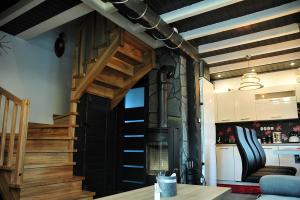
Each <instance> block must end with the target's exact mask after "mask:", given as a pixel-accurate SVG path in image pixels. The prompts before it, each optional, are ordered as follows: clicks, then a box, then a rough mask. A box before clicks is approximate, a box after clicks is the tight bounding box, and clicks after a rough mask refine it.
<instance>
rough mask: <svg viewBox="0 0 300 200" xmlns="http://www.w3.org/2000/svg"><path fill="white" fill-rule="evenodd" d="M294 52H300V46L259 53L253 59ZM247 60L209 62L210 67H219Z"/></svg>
mask: <svg viewBox="0 0 300 200" xmlns="http://www.w3.org/2000/svg"><path fill="white" fill-rule="evenodd" d="M294 52H300V47H298V48H293V49H288V50H283V51H277V52H272V53H267V54H262V55H257V56H252V57H251V60H255V59H262V58H268V57H275V56H280V55H284V54H289V53H294ZM245 61H246V58H239V59H234V60H228V61H224V62H218V63H213V64H209V67H218V66H223V65H230V64H234V63H240V62H245ZM274 62H276V60H274ZM245 64H247V63H246V62H245Z"/></svg>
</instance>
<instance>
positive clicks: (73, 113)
mask: <svg viewBox="0 0 300 200" xmlns="http://www.w3.org/2000/svg"><path fill="white" fill-rule="evenodd" d="M72 115H79V113H78V112H69V113H67V114H64V115H53V119H54V120H57V119H61V118H64V117H67V116H72Z"/></svg>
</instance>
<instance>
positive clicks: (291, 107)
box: [256, 97, 298, 120]
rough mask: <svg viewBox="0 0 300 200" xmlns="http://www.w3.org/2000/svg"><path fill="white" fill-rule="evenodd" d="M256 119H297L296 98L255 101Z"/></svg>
mask: <svg viewBox="0 0 300 200" xmlns="http://www.w3.org/2000/svg"><path fill="white" fill-rule="evenodd" d="M256 118H257V120H278V119H296V118H298V110H297V102H296V97H286V98H280V99H278V100H277V99H275V100H274V99H262V100H258V101H256Z"/></svg>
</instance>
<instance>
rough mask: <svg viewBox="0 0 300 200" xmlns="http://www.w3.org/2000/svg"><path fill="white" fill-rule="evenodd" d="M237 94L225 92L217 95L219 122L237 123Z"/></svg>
mask: <svg viewBox="0 0 300 200" xmlns="http://www.w3.org/2000/svg"><path fill="white" fill-rule="evenodd" d="M234 99H235V92H225V93H218V94H216V103H217V120H216V121H217V122H219V123H225V122H233V121H235V103H234Z"/></svg>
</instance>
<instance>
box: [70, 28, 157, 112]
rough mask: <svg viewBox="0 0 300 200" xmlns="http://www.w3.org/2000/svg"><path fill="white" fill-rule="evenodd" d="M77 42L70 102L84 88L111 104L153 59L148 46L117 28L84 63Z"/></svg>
mask: <svg viewBox="0 0 300 200" xmlns="http://www.w3.org/2000/svg"><path fill="white" fill-rule="evenodd" d="M80 45H82V43H79V46H78V47H77V49H78V50H77V52H78V54H77V59H76V65H75V68H74V70H73V82H72V93H71V102H72V103H76V102H77V101H78V100H79V98H80V97H81V96H82V94H83V93H84V92H87V93H90V94H93V95H97V96H101V97H105V98H108V99H111V101H112V108H114V107H115V106H116V105H118V103H119V102H120V101H121V100H122V99H123V98H124V96H125V94H126V93H127V91H128V90H129V89H130V88H132V87H133V86H134V85H135V84H136V83H137V82H138V81H139V80H140V79H141V78H143V77H144V76H145V75H146V74H147V73H148V72H149V71H150V70H151V69H152V68H153V66H154V63H155V60H154V59H155V58H154V57H155V54H154V51H153V49H152V48H151V47H149V46H148V45H146V44H145V43H143V42H142V41H140V40H139V39H138V38H136V37H134V36H133V35H131V34H129V33H128V32H126V31H124V30H121V29H119V28H117V29H116V30H114V31H113V32H112V33H111V34H110V35H109V41H108V42H107V44H106V45H105V46H102V47H100V48H99V49H98V55H97V56H96V58H93V59H91V60H89V64H87V67H84V66H83V64H82V61H81V60H82V59H81V57H82V56H81V55H80V49H82V48H83V47H80ZM84 69H85V70H84ZM70 112H71V113H75V112H76V109H74V108H73V107H72V106H71V111H70Z"/></svg>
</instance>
